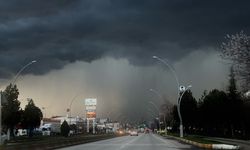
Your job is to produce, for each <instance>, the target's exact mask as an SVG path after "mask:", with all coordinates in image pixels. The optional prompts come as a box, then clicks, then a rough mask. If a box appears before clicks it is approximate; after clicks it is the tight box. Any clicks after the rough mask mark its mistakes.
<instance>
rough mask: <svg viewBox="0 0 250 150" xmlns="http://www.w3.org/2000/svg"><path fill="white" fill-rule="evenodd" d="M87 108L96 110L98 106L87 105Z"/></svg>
mask: <svg viewBox="0 0 250 150" xmlns="http://www.w3.org/2000/svg"><path fill="white" fill-rule="evenodd" d="M86 110H96V106H88V105H87V106H86Z"/></svg>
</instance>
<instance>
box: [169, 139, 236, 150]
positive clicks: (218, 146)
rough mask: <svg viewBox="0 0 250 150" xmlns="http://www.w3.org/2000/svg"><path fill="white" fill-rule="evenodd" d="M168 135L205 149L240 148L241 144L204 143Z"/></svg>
mask: <svg viewBox="0 0 250 150" xmlns="http://www.w3.org/2000/svg"><path fill="white" fill-rule="evenodd" d="M167 136H169V137H172V138H174V139H177V140H180V141H182V142H184V143H187V144H191V145H194V146H197V147H199V148H205V149H230V150H231V149H236V150H239V149H240V146H238V145H229V144H203V143H199V142H194V141H190V140H187V139H183V138H179V137H175V136H170V135H167Z"/></svg>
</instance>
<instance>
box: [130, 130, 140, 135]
mask: <svg viewBox="0 0 250 150" xmlns="http://www.w3.org/2000/svg"><path fill="white" fill-rule="evenodd" d="M130 136H138V132H137V131H131V132H130Z"/></svg>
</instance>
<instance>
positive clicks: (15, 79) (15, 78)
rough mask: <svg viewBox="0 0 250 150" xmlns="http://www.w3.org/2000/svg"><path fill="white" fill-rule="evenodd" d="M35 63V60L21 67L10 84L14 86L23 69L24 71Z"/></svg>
mask: <svg viewBox="0 0 250 150" xmlns="http://www.w3.org/2000/svg"><path fill="white" fill-rule="evenodd" d="M36 62H37V61H36V60H33V61H31V62H29V63H28V64H26V65H25V66H23V67H22V68H21V69H20V70H19V71H18V72H17V74H16V75H15V77H14V79H13V82H12V84H14V83H15V82H16V81H17V79H18V77H19V75H20V74H21V73H22V72H23V71H24V69H26V68H27V67H28V66H30V65H32V64H34V63H36Z"/></svg>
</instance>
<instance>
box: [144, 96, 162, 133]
mask: <svg viewBox="0 0 250 150" xmlns="http://www.w3.org/2000/svg"><path fill="white" fill-rule="evenodd" d="M148 103H149V104H151V105H153V106H154V108H155V109H156V110H157V112H158V114H159V129H160V130H161V126H160V123H161V121H160V118H161V114H163V117H164V118H163V119H164V122H166V121H165V114H164V113H161V112H160V109H159V108H158V107H157V106H156V104H155V103H154V102H152V101H149V102H148ZM164 126H165V129H166V124H164Z"/></svg>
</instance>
